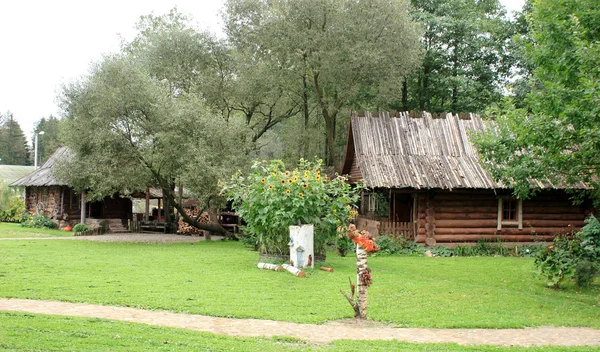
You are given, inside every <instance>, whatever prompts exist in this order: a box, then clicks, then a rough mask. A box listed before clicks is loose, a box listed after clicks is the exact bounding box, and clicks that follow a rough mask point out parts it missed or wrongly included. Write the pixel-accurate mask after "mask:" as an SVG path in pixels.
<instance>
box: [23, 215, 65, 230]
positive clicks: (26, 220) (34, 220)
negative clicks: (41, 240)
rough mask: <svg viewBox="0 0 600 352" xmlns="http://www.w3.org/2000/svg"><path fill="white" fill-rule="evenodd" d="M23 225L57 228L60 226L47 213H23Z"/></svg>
mask: <svg viewBox="0 0 600 352" xmlns="http://www.w3.org/2000/svg"><path fill="white" fill-rule="evenodd" d="M21 226H23V227H35V228H40V229H46V228H47V229H55V228H57V227H58V226H57V225H56V223H55V222H54V221H52V219H51V218H49V217H47V216H46V215H44V214H42V213H39V214H33V215H30V214H23V216H22V217H21Z"/></svg>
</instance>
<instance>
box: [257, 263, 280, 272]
mask: <svg viewBox="0 0 600 352" xmlns="http://www.w3.org/2000/svg"><path fill="white" fill-rule="evenodd" d="M258 268H259V269H264V270H274V271H281V265H276V264H270V263H258Z"/></svg>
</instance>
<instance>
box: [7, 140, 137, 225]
mask: <svg viewBox="0 0 600 352" xmlns="http://www.w3.org/2000/svg"><path fill="white" fill-rule="evenodd" d="M69 158H71V151H70V149H68V148H67V147H61V148H59V149H58V150H57V151H56V152H55V153H54V154H53V155H52V156H50V158H49V159H48V160H47V161H46V162H45V163H44V164H43V165H42V166H41V167H40V168H39V169H37V170H35V171H33V172H32V173H30V174H29V175H27V176H25V177H22V178H20V179H18V180H17V181H15V182H13V183H12V184H11V186H13V187H25V206H26V209H27V211H28V212H29V213H31V214H35V213H44V214H46V215H47V216H49V217H51V218H52V219H54V220H56V221H57V222H62V224H65V225H66V224H70V225H74V224H76V223H79V222H80V221H81V218H82V216H83V218H84V220H85V219H120V220H121V222H122V223H123V224H126V223H127V220H129V219H131V217H132V202H131V199H129V198H122V197H119V196H115V197H106V198H104V199H102V200H101V201H97V202H89V203H88V202H86V200H85V193H83V197H82V194H81V193H78V192H76V191H75V190H74V189H73V188H72V187H70V186H69V185H68V184H67V183H66V182H64V181H61V180H59V179H58V178H57V177H56V176H55V174H54V170H55V168H56V166H57V165H58V163H59V162H60V161H61V160H68V159H69ZM82 209H83V211H82ZM113 221H114V220H113Z"/></svg>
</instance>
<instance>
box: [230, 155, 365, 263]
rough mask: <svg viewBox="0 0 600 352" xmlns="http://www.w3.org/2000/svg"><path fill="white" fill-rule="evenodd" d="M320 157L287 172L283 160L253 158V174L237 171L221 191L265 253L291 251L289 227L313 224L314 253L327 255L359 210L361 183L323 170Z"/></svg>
mask: <svg viewBox="0 0 600 352" xmlns="http://www.w3.org/2000/svg"><path fill="white" fill-rule="evenodd" d="M321 169H322V161H321V160H317V161H315V162H310V161H307V160H304V159H300V162H299V163H298V167H297V168H295V169H293V170H286V168H285V165H284V164H283V162H282V161H280V160H273V161H271V162H265V161H263V162H255V163H254V165H253V166H252V169H251V172H250V174H249V175H246V176H244V175H242V174H241V172H238V173H237V174H235V175H233V176H232V178H231V181H230V182H229V183H227V184H226V185H224V186H223V193H225V194H226V196H227V197H228V198H229V199H230V200H231V201H232V202H233V208H234V209H235V211H236V212H237V213H238V214H239V215H240V216H241V217H242V219H243V220H244V222H245V223H246V225H245V226H244V227H243V232H244V233H245V234H246V235H247V236H250V238H252V239H254V240H255V241H256V245H257V249H258V250H259V251H260V252H261V253H266V254H276V255H285V254H287V253H288V251H289V248H288V241H289V227H290V226H292V225H298V224H313V225H314V226H315V238H314V243H315V254H317V255H324V254H325V247H326V243H327V242H328V241H330V240H331V241H333V239H335V236H336V233H337V229H338V227H343V226H344V225H346V224H348V222H349V221H350V220H352V219H353V218H354V217H355V216H356V215H357V214H358V212H357V211H356V210H355V205H356V203H357V202H358V199H359V187H357V186H351V185H349V184H348V183H347V182H346V178H344V177H342V176H336V177H332V178H331V177H330V176H327V175H325V174H322V172H321Z"/></svg>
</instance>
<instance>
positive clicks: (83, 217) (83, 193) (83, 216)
mask: <svg viewBox="0 0 600 352" xmlns="http://www.w3.org/2000/svg"><path fill="white" fill-rule="evenodd" d="M85 213H86V211H85V191H82V192H81V220H80V222H81V223H82V224H85Z"/></svg>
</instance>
